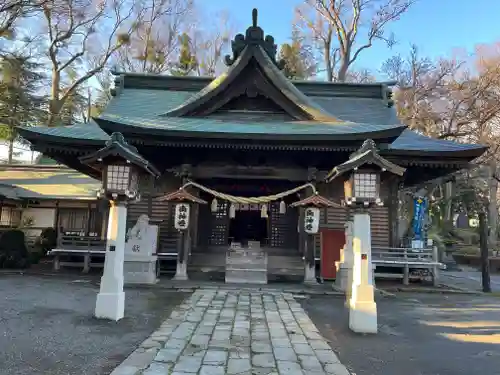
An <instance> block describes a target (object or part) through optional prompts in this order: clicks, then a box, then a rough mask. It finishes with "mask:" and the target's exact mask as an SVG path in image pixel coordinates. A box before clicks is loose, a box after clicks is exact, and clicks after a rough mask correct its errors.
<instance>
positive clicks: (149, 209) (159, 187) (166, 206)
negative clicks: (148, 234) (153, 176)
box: [127, 176, 180, 252]
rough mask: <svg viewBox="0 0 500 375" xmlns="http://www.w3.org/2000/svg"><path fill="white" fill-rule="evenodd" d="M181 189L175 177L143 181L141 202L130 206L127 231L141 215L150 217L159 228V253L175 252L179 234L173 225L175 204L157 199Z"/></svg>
mask: <svg viewBox="0 0 500 375" xmlns="http://www.w3.org/2000/svg"><path fill="white" fill-rule="evenodd" d="M179 187H180V180H179V179H177V178H175V177H173V176H165V177H163V178H160V179H158V180H154V181H153V180H150V179H146V178H145V179H143V180H141V187H140V188H141V200H140V201H139V202H133V203H129V205H128V211H127V231H128V229H129V228H132V227H133V226H134V225H135V223H136V222H137V219H138V218H139V216H140V215H143V214H145V215H148V217H149V219H150V220H151V221H153V222H154V223H155V224H157V225H158V227H159V228H158V229H159V251H160V252H161V251H170V250H175V248H176V247H175V246H176V241H177V233H178V232H177V231H176V230H175V228H174V223H173V215H174V212H173V204H172V203H169V202H161V201H157V200H156V199H155V198H156V197H158V196H160V195H163V194H168V193H170V192H172V191H174V190H177V189H178V188H179Z"/></svg>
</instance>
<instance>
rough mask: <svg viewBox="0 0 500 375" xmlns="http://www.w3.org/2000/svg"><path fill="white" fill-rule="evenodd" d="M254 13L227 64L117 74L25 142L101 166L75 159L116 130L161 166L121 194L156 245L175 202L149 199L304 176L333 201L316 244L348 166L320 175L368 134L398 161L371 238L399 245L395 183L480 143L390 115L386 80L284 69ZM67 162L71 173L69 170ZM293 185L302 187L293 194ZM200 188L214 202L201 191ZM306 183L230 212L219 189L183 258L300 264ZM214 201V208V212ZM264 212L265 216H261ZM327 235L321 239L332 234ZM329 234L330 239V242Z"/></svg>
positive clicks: (194, 263)
mask: <svg viewBox="0 0 500 375" xmlns="http://www.w3.org/2000/svg"><path fill="white" fill-rule="evenodd" d="M254 18H255V19H254V23H253V25H252V26H250V27H249V28H248V29H247V31H246V34H245V35H242V34H239V35H237V36H236V37H235V39H234V41H233V42H232V55H231V56H227V57H226V59H225V60H226V63H227V65H228V66H229V67H228V70H227V71H226V72H225V73H223V74H221V75H220V76H219V77H217V78H212V77H191V76H185V77H178V76H175V77H174V76H163V75H150V74H135V73H122V72H117V73H115V88H114V89H113V90H112V94H113V98H112V99H111V101H110V103H109V105H108V106H107V107H106V109H105V110H104V112H103V113H102V114H101V115H100V116H99V117H97V118H95V119H94V121H92V122H90V123H88V124H84V125H78V126H66V127H58V128H45V127H29V128H28V127H26V128H21V129H20V134H21V135H22V137H23V138H24V139H26V140H27V141H29V142H30V143H31V144H32V147H33V148H34V149H35V150H36V151H39V152H42V153H43V154H44V155H46V156H47V157H50V158H52V159H54V160H56V161H58V162H59V163H62V164H64V165H67V166H68V167H69V168H72V169H74V170H76V171H78V172H80V173H83V174H85V175H88V176H90V177H93V178H96V179H99V178H100V176H98V175H97V174H96V172H95V171H94V170H92V169H90V168H89V167H87V166H85V165H83V164H81V163H80V161H79V158H80V157H81V156H83V155H86V154H89V153H91V152H95V151H96V150H98V149H100V148H102V147H103V145H104V143H105V141H107V140H108V139H109V137H110V134H112V133H113V132H121V133H122V134H123V135H124V137H125V139H126V141H127V142H128V143H129V144H131V145H133V146H135V147H136V148H137V149H138V151H139V153H140V154H141V155H142V156H143V157H144V158H145V159H147V160H148V161H149V162H151V163H152V164H153V165H155V166H156V168H157V169H158V170H160V171H161V172H162V176H161V177H160V178H159V179H156V180H153V179H149V178H144V179H142V180H141V200H140V201H139V202H136V203H132V204H130V205H129V209H128V222H129V223H128V224H129V227H130V226H132V225H133V224H134V223H135V221H136V220H137V218H138V217H139V215H141V214H147V215H148V216H149V217H150V218H151V220H153V221H155V222H158V223H159V228H160V232H159V233H160V234H159V237H160V238H159V251H163V252H166V251H172V250H175V248H176V245H175V244H176V241H177V234H178V233H177V231H176V230H175V229H174V223H173V204H172V202H168V201H160V200H157V199H156V198H157V197H159V196H163V195H166V194H168V193H171V192H173V191H176V190H177V189H179V188H180V187H181V186H182V185H183V184H184V183H185V182H186V181H195V182H196V183H198V184H200V185H202V186H204V187H205V188H207V189H212V190H215V191H218V192H222V193H224V194H231V195H233V196H240V197H256V196H269V195H272V194H277V193H280V192H283V191H286V190H289V189H293V188H295V187H297V186H299V185H301V184H304V183H306V182H311V183H313V184H315V185H316V186H317V189H318V191H319V192H320V194H321V195H322V196H324V197H327V198H328V199H330V200H331V201H333V202H337V203H339V206H338V207H329V208H325V209H323V210H322V216H321V223H320V234H318V235H317V236H316V237H317V240H316V250H317V255H318V256H319V254H321V252H320V250H321V249H322V248H325V247H328V248H335V249H340V247H342V245H343V243H341V242H342V240H341V239H340V240H338V241H340V242H339V243H335V241H337V240H336V238H337V239H338V238H341V237H338V236H329V235H328V233H330V232H332V231H333V232H335V231H337V232H338V231H344V224H345V222H346V221H347V220H348V218H349V215H350V210H349V208H348V207H347V206H341V205H340V204H341V202H342V201H343V199H344V183H345V182H346V178H347V177H346V176H344V175H343V176H340V177H339V178H337V179H334V180H333V181H331V182H329V183H326V182H325V178H326V176H327V175H328V174H329V172H330V171H331V170H332V169H333V168H334V167H336V166H339V165H341V164H342V163H345V162H346V161H348V160H349V158H350V156H351V155H352V154H353V153H354V152H356V151H358V150H359V149H360V147H361V146H362V145H363V143H365V141H366V140H372V141H373V144H374V145H375V147H376V152H377V154H378V155H379V156H380V157H382V158H383V159H384V160H385V161H387V162H389V163H392V164H394V165H397V166H400V167H402V168H406V173H404V175H403V176H402V177H400V176H398V175H394V174H391V173H389V172H382V173H381V175H380V192H379V196H380V198H381V200H382V203H383V205H379V206H376V207H373V208H370V213H371V217H372V224H371V225H372V239H373V241H372V242H373V245H374V246H379V247H389V246H393V247H397V246H399V241H400V239H399V238H398V234H397V222H398V217H397V204H398V202H397V191H398V189H399V188H401V187H403V186H411V185H415V184H418V183H421V182H424V181H427V180H430V179H433V178H436V177H439V176H442V175H445V174H448V173H451V172H453V171H456V170H459V169H462V168H464V167H466V166H467V165H468V163H469V162H470V161H471V160H473V159H475V158H477V157H478V156H480V155H481V154H482V153H483V152H484V151H485V147H483V146H480V145H472V144H462V143H455V142H451V141H447V140H438V139H432V138H428V137H425V136H423V135H420V134H418V133H416V132H414V131H412V130H409V129H407V127H406V126H405V125H403V124H401V122H400V121H399V120H398V118H397V116H396V112H395V109H394V108H393V101H392V94H391V90H390V88H389V87H388V86H387V85H386V84H384V83H370V84H351V83H330V82H311V81H292V80H289V79H287V78H286V77H285V76H284V75H283V73H282V71H281V68H282V66H283V64H282V62H280V61H278V60H277V58H276V52H277V51H276V50H277V47H276V45H275V43H274V39H273V38H272V37H271V36H264V32H263V30H262V29H261V28H260V27H259V26H257V23H256V14H255V15H254ZM75 173H76V172H75ZM301 194H302V195H301ZM199 196H200V198H202V199H204V200H206V201H207V202H209V203H210V202H214V201H213V196H212V195H211V194H210V193H207V192H205V191H201V190H200V191H199ZM304 197H305V195H304V193H303V192H302V193H300V194H291V195H288V196H287V197H285V198H284V204H286V206H287V207H288V209H287V210H286V212H283V210H281V209H280V205H281V204H282V202H280V201H277V202H273V203H271V204H270V205H269V207H265V209H266V210H267V213H268V214H267V215H261V211H262V209H263V208H262V205H259V204H240V205H238V207H237V211H236V214H235V215H234V217H230V216H232V215H229V211H230V205H229V204H228V202H227V201H225V200H223V199H218V200H217V202H216V203H217V207H216V209H215V210H211V207H210V206H211V205H210V204H208V205H199V206H197V207H196V208H195V216H194V217H195V219H194V222H193V223H192V226H191V230H192V233H191V238H192V239H193V240H192V244H191V256H190V259H189V265H190V267H192V269H195V268H198V269H203V268H205V269H213V270H217V269H219V268H222V269H223V267H224V259H225V258H224V253H225V251H226V249H227V247H228V246H229V244H230V243H231V242H232V241H237V242H245V241H248V240H251V241H258V242H260V244H261V246H262V248H264V249H265V250H266V252H267V253H268V256H269V263H268V270H269V271H268V272H269V273H274V274H280V273H286V274H293V273H294V272H296V273H298V274H300V273H302V272H303V263H302V255H301V252H300V250H299V239H298V237H299V235H298V230H297V227H298V218H299V209H298V208H291V207H290V204H292V203H293V202H294V201H297V200H299V199H302V198H304ZM212 211H213V212H212ZM262 216H265V217H262ZM329 241H330V242H329ZM331 241H334V242H331Z"/></svg>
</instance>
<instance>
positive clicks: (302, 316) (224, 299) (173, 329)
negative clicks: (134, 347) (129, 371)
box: [142, 289, 349, 375]
mask: <svg viewBox="0 0 500 375" xmlns="http://www.w3.org/2000/svg"><path fill="white" fill-rule="evenodd" d="M152 337H153V338H154V337H158V338H164V339H165V344H164V345H162V347H161V348H160V350H159V351H158V353H157V355H156V357H155V359H154V361H153V362H152V363H151V365H150V366H149V367H148V368H146V369H145V370H144V371H143V372H142V375H160V374H162V375H166V374H171V375H181V374H199V375H225V374H228V375H236V374H238V375H247V374H252V375H267V374H269V375H271V374H273V375H274V374H276V375H277V374H286V375H295V374H308V375H320V374H323V375H349V372H348V371H347V369H346V368H345V367H344V366H343V365H342V364H341V363H340V362H339V360H338V358H337V356H336V355H335V353H334V352H333V351H332V349H331V348H330V346H329V345H328V343H327V342H326V341H325V339H324V338H323V337H322V336H321V335H320V334H319V332H318V330H317V329H316V327H315V325H314V324H313V323H312V321H311V320H310V319H309V317H308V316H307V314H306V313H305V311H304V310H303V309H302V307H301V306H300V305H299V303H298V302H296V301H295V300H294V298H293V296H292V295H291V294H288V293H266V292H253V291H252V292H248V291H235V290H210V289H205V290H203V289H199V290H197V291H195V292H194V293H193V294H192V295H191V296H190V297H189V298H187V299H186V300H185V301H184V302H183V304H182V305H180V306H179V308H178V309H176V310H175V311H174V312H173V313H172V314H171V316H170V318H169V319H168V320H167V321H165V322H164V323H163V324H162V326H161V327H160V330H159V331H157V332H155V333H154V334H153V336H152Z"/></svg>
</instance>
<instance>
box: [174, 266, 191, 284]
mask: <svg viewBox="0 0 500 375" xmlns="http://www.w3.org/2000/svg"><path fill="white" fill-rule="evenodd" d="M172 280H178V281H186V280H189V278H188V275H187V263H186V262H184V263H179V262H177V268H176V270H175V276H174V277H173V279H172Z"/></svg>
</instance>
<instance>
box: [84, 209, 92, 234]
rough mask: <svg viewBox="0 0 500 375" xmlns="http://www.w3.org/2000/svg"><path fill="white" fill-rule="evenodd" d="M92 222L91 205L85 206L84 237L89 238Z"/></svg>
mask: <svg viewBox="0 0 500 375" xmlns="http://www.w3.org/2000/svg"><path fill="white" fill-rule="evenodd" d="M91 222H92V203H89V204H88V205H87V224H86V225H87V228H85V235H86V236H90V224H91Z"/></svg>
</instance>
